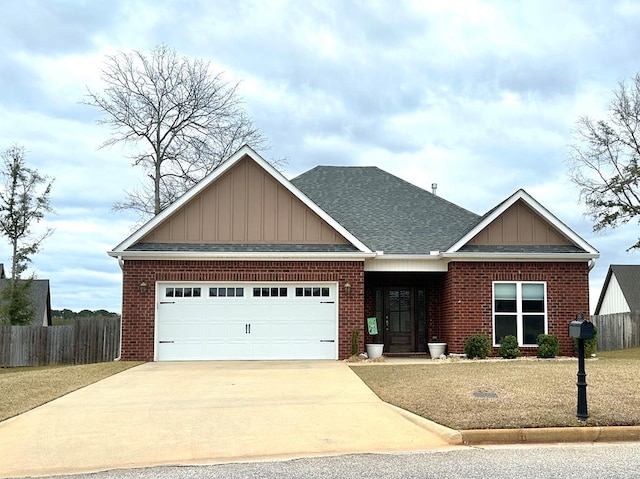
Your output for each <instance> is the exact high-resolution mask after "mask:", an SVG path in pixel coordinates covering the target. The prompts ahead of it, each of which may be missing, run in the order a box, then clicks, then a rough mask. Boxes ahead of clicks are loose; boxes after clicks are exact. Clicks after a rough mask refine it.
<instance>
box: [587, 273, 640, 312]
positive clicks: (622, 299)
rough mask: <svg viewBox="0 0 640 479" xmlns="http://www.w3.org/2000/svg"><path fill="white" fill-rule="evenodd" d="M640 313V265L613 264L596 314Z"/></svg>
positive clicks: (605, 281) (601, 292)
mask: <svg viewBox="0 0 640 479" xmlns="http://www.w3.org/2000/svg"><path fill="white" fill-rule="evenodd" d="M630 311H640V265H631V264H626V265H623V264H612V265H610V266H609V270H608V271H607V276H606V277H605V280H604V284H603V285H602V291H600V297H599V298H598V304H597V305H596V309H595V313H594V314H597V315H602V314H614V313H628V312H630Z"/></svg>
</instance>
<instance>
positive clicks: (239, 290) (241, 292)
mask: <svg viewBox="0 0 640 479" xmlns="http://www.w3.org/2000/svg"><path fill="white" fill-rule="evenodd" d="M236 296H244V288H236Z"/></svg>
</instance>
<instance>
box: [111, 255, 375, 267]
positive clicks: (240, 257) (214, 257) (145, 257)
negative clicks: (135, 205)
mask: <svg viewBox="0 0 640 479" xmlns="http://www.w3.org/2000/svg"><path fill="white" fill-rule="evenodd" d="M107 254H108V255H109V256H111V257H114V258H118V262H119V263H120V265H121V266H120V267H121V268H122V263H123V261H124V260H125V259H129V260H153V259H157V260H189V261H198V260H209V261H216V260H218V261H222V260H234V261H244V260H248V261H260V260H265V261H279V260H284V261H291V260H306V261H314V260H315V261H364V260H365V259H370V258H375V257H376V256H377V254H376V253H373V252H372V253H361V252H357V253H257V252H256V253H250V252H249V253H237V252H222V253H201V252H191V251H181V252H159V251H108V252H107Z"/></svg>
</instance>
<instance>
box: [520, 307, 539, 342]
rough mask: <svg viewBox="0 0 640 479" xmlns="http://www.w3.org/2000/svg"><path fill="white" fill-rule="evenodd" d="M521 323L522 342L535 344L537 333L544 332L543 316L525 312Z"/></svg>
mask: <svg viewBox="0 0 640 479" xmlns="http://www.w3.org/2000/svg"><path fill="white" fill-rule="evenodd" d="M522 323H523V324H522V327H523V338H522V340H523V341H524V344H537V342H538V335H539V334H544V316H542V315H537V314H536V315H533V314H528V315H527V314H525V315H524V316H523V317H522Z"/></svg>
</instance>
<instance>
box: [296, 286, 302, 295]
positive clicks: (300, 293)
mask: <svg viewBox="0 0 640 479" xmlns="http://www.w3.org/2000/svg"><path fill="white" fill-rule="evenodd" d="M296 296H302V288H296Z"/></svg>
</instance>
